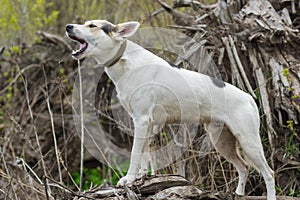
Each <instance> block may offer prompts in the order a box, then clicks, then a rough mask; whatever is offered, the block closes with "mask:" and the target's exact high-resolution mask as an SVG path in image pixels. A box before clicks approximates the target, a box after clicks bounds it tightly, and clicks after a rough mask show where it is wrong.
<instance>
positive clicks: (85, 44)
mask: <svg viewBox="0 0 300 200" xmlns="http://www.w3.org/2000/svg"><path fill="white" fill-rule="evenodd" d="M87 46H88V44H87V43H86V42H83V43H80V46H79V49H78V50H76V51H73V53H72V55H73V56H78V55H79V54H81V53H83V52H84V51H85V50H86V48H87Z"/></svg>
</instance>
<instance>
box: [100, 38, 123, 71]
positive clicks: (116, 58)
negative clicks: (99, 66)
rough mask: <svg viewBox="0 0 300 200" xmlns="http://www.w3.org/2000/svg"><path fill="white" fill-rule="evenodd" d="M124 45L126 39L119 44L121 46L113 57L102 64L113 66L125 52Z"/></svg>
mask: <svg viewBox="0 0 300 200" xmlns="http://www.w3.org/2000/svg"><path fill="white" fill-rule="evenodd" d="M126 46H127V40H125V41H124V42H123V43H122V44H121V47H120V49H119V50H118V52H117V53H116V55H114V57H112V58H111V59H110V60H109V61H107V62H105V63H104V64H103V65H104V66H105V67H111V66H113V65H114V64H116V63H117V62H118V61H119V60H120V59H121V57H122V56H123V54H124V52H125V49H126Z"/></svg>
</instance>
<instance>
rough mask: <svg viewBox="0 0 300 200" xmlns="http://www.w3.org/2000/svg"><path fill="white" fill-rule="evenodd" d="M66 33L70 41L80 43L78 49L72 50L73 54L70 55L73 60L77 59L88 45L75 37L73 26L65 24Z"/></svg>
mask: <svg viewBox="0 0 300 200" xmlns="http://www.w3.org/2000/svg"><path fill="white" fill-rule="evenodd" d="M66 32H67V36H68V37H69V38H70V39H72V40H74V41H76V42H79V43H80V47H79V49H78V50H76V51H75V50H73V53H72V56H73V57H74V58H75V59H78V58H79V57H80V56H81V55H82V54H83V53H84V52H85V50H86V49H87V48H88V43H87V42H86V41H85V40H84V39H82V38H79V37H77V36H76V34H75V33H74V26H73V25H72V24H67V25H66Z"/></svg>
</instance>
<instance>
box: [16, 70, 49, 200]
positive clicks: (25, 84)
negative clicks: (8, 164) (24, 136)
mask: <svg viewBox="0 0 300 200" xmlns="http://www.w3.org/2000/svg"><path fill="white" fill-rule="evenodd" d="M18 68H19V67H18ZM19 71H20V70H19ZM20 74H21V77H22V80H23V84H24V88H25V99H26V103H27V107H28V111H29V115H30V119H31V121H32V124H33V132H34V135H35V139H36V142H37V146H38V152H39V154H40V157H41V163H42V167H43V173H44V176H45V177H46V176H47V172H46V166H45V162H44V157H43V153H42V148H41V144H40V140H39V136H38V133H37V128H36V126H35V123H34V118H33V112H32V109H31V106H30V100H29V94H28V89H27V87H28V83H27V80H26V78H25V76H24V75H23V73H22V71H20ZM44 186H45V193H46V198H47V199H49V197H50V196H51V189H50V187H49V183H48V180H47V179H46V180H45V184H44Z"/></svg>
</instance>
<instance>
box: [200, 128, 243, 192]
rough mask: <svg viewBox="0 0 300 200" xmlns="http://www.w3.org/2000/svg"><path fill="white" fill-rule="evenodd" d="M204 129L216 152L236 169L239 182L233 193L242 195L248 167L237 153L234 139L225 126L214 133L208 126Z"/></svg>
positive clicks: (214, 129) (214, 130)
mask: <svg viewBox="0 0 300 200" xmlns="http://www.w3.org/2000/svg"><path fill="white" fill-rule="evenodd" d="M205 127H206V130H207V131H208V132H209V135H210V139H211V142H212V143H213V145H214V147H215V148H216V150H217V151H218V152H219V153H220V154H221V155H222V156H223V157H224V158H225V159H226V160H227V161H228V162H230V163H232V164H233V165H234V167H235V168H236V169H237V172H238V175H239V181H238V186H237V189H236V191H235V192H236V194H238V195H244V194H245V185H246V182H247V176H248V165H247V164H246V162H245V161H244V160H243V159H242V158H241V156H240V154H239V152H238V148H237V140H236V138H235V137H234V136H233V134H232V133H231V131H230V130H229V128H228V127H226V126H224V127H223V129H222V127H219V131H216V128H213V130H212V128H209V127H211V126H210V125H205Z"/></svg>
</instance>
